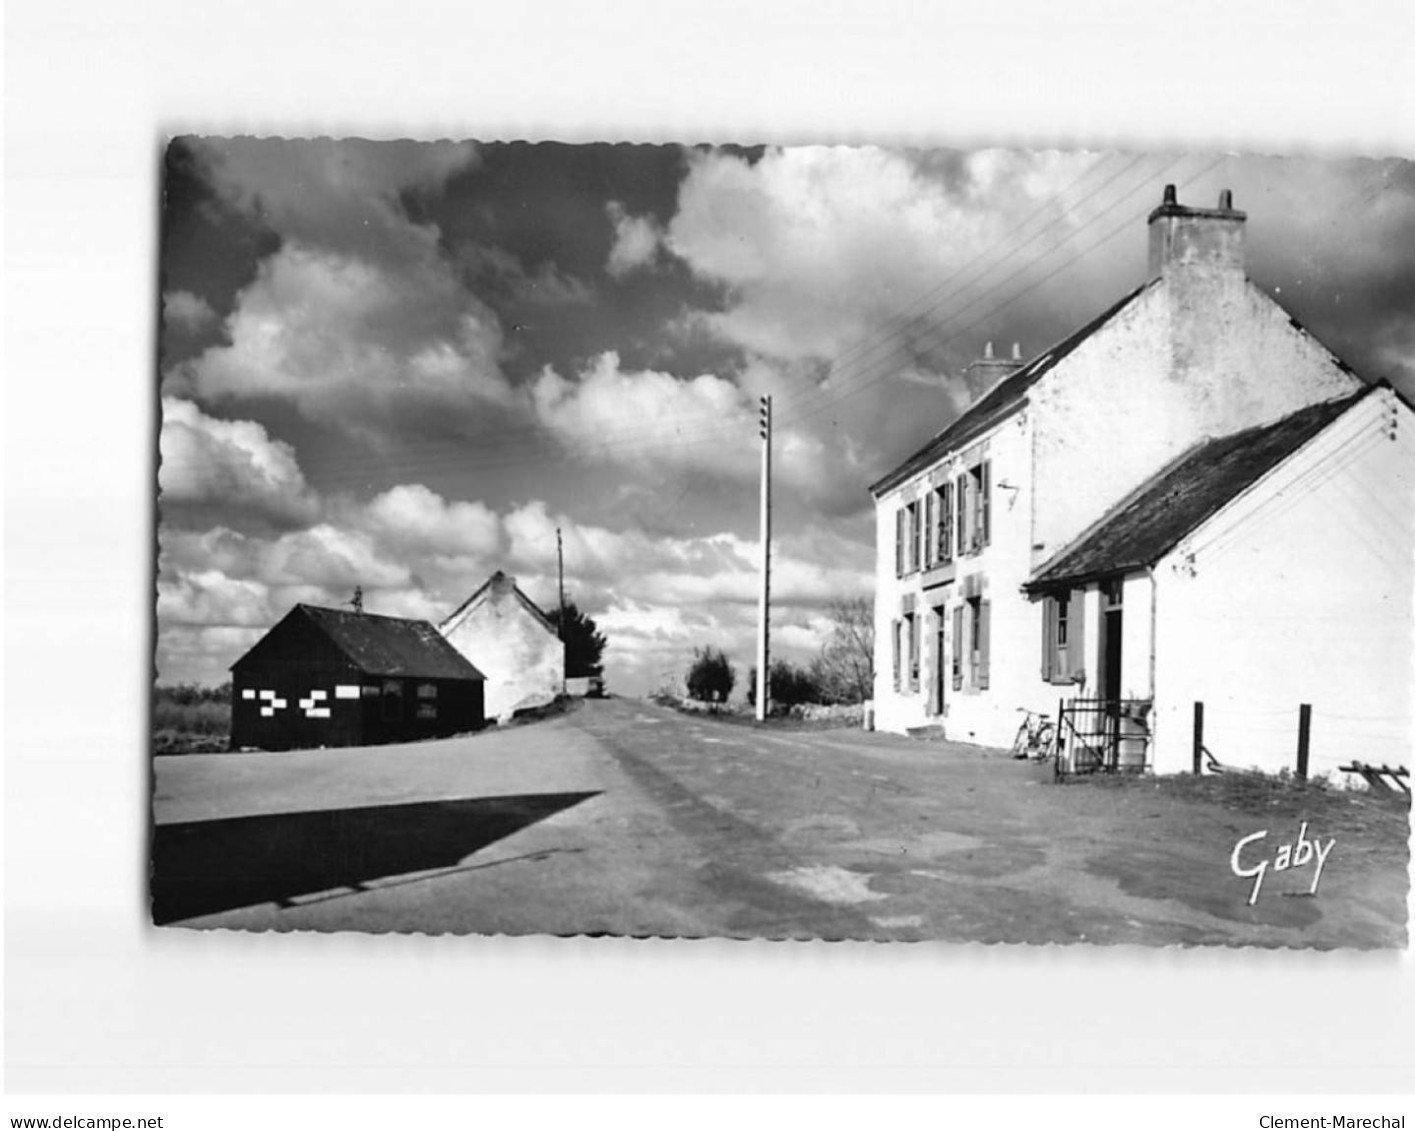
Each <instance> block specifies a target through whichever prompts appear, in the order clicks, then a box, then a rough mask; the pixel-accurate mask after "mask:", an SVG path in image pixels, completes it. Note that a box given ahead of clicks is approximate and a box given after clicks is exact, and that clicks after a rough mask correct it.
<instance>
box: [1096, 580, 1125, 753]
mask: <svg viewBox="0 0 1415 1131" xmlns="http://www.w3.org/2000/svg"><path fill="white" fill-rule="evenodd" d="M1121 593H1122V583H1121V582H1120V581H1113V582H1110V583H1108V584H1106V585H1104V586H1102V588H1101V607H1102V608H1103V609H1104V610H1105V612H1104V613H1103V622H1102V625H1101V700H1102V706H1101V710H1102V711H1103V712H1104V718H1105V750H1106V763H1107V765H1109V766H1112V767H1114V766H1115V765H1116V764H1117V760H1118V758H1119V752H1120V699H1121V697H1122V696H1123V695H1124V694H1125V689H1124V688H1123V687H1122V686H1121V685H1120V672H1121V667H1120V642H1121V629H1122V624H1121V617H1122V616H1123V615H1124V610H1123V608H1122V607H1121Z"/></svg>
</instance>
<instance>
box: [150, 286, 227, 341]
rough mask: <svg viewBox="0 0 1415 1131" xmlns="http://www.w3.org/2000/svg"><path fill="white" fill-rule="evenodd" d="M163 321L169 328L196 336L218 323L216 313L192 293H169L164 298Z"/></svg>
mask: <svg viewBox="0 0 1415 1131" xmlns="http://www.w3.org/2000/svg"><path fill="white" fill-rule="evenodd" d="M162 320H163V323H164V324H165V325H166V326H168V327H169V328H172V329H176V330H180V331H182V332H183V333H187V334H195V333H197V332H199V331H201V330H205V329H206V328H207V327H208V326H211V325H214V324H215V322H216V311H214V310H212V309H211V304H210V303H208V302H207V301H206V299H204V298H202V297H201V296H200V295H194V294H192V292H191V291H168V292H167V293H166V294H165V295H163V296H162Z"/></svg>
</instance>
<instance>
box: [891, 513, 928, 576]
mask: <svg viewBox="0 0 1415 1131" xmlns="http://www.w3.org/2000/svg"><path fill="white" fill-rule="evenodd" d="M919 512H920V502H919V500H918V499H915V500H914V501H913V502H912V503H905V504H904V506H902V507H900V508H899V510H898V511H896V512H895V516H894V573H895V576H896V577H903V576H904V575H905V574H906V573H913V572H914V571H915V570H917V569H918V568H919V548H920V534H921V531H922V528H923V524H922V523H921V522H920V513H919Z"/></svg>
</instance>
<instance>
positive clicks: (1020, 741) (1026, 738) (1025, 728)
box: [1012, 707, 1056, 762]
mask: <svg viewBox="0 0 1415 1131" xmlns="http://www.w3.org/2000/svg"><path fill="white" fill-rule="evenodd" d="M1017 709H1018V710H1019V711H1021V712H1023V714H1025V715H1026V716H1027V717H1026V718H1025V719H1023V720H1022V725H1021V726H1020V727H1018V728H1017V737H1016V738H1014V739H1013V740H1012V756H1013V757H1014V758H1035V759H1036V760H1037V761H1038V762H1045V761H1046V760H1047V759H1048V758H1050V757H1051V756H1052V755H1053V754H1055V753H1056V725H1055V724H1054V723H1053V722H1052V721H1051V716H1050V715H1045V714H1042V713H1041V712H1040V711H1031V710H1028V709H1027V708H1026V707H1018V708H1017Z"/></svg>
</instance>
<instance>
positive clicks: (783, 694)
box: [747, 660, 825, 709]
mask: <svg viewBox="0 0 1415 1131" xmlns="http://www.w3.org/2000/svg"><path fill="white" fill-rule="evenodd" d="M767 678H768V682H769V687H768V690H769V691H770V693H771V706H772V707H773V708H776V707H781V708H783V709H786V708H791V707H796V706H799V705H800V704H802V703H821V702H824V700H825V692H824V691H823V690H822V688H821V685H820V680H819V679H818V678H817V676H816V674H815V673H814V672H813V671H811V670H810V669H807V668H798V667H795V666H794V665H792V664H789V663H787V662H786V661H785V660H777V661H776V662H775V663H774V664H772V665H771V674H770V676H768V677H767ZM747 702H748V703H750V704H751V705H752V706H754V707H755V706H756V705H757V669H756V668H753V669H752V674H751V676H750V678H749V679H748V681H747Z"/></svg>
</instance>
